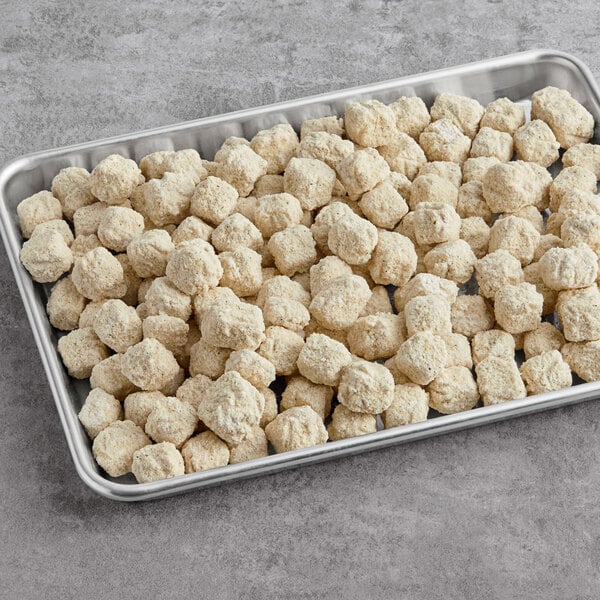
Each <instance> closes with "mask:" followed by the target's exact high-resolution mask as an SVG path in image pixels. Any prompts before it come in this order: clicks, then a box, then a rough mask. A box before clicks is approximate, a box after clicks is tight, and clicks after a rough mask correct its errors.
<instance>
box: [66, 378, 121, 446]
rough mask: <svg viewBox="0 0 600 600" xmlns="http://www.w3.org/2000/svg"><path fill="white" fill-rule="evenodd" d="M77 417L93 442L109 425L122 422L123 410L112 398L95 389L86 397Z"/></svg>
mask: <svg viewBox="0 0 600 600" xmlns="http://www.w3.org/2000/svg"><path fill="white" fill-rule="evenodd" d="M77 416H78V417H79V420H80V421H81V424H82V425H83V427H84V429H85V432H86V433H87V434H88V436H89V437H90V439H92V440H93V439H95V438H96V437H97V435H98V434H99V433H100V432H101V431H102V430H103V429H105V428H106V427H108V426H109V425H110V424H111V423H114V422H115V421H120V420H122V419H123V410H122V409H121V403H120V402H119V401H118V400H117V399H116V398H115V397H114V396H111V395H110V394H107V393H106V392H105V391H104V390H101V389H99V388H96V389H94V390H92V391H91V392H90V393H89V394H88V395H87V397H86V399H85V402H84V403H83V406H82V407H81V410H80V411H79V414H78V415H77Z"/></svg>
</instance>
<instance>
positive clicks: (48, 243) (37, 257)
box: [19, 231, 116, 295]
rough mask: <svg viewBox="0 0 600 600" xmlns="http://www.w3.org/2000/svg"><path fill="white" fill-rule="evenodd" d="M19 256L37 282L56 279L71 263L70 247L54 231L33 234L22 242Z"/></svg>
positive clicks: (67, 269)
mask: <svg viewBox="0 0 600 600" xmlns="http://www.w3.org/2000/svg"><path fill="white" fill-rule="evenodd" d="M104 251H105V252H108V251H107V250H104ZM19 258H20V259H21V263H23V266H24V267H25V268H26V269H27V271H28V272H29V274H30V275H31V278H32V279H33V280H34V281H37V282H39V283H50V282H52V281H56V280H57V279H58V278H59V277H60V276H61V275H63V274H64V273H67V272H68V271H69V270H70V269H71V265H72V264H73V253H72V252H71V249H70V248H69V246H68V245H67V244H66V243H65V240H64V238H63V236H62V235H60V234H59V233H56V231H48V232H42V233H38V234H35V235H33V236H32V237H31V238H30V239H29V240H27V241H26V242H25V243H24V244H23V247H22V248H21V252H20V254H19ZM115 261H116V259H115ZM78 262H79V261H78ZM78 291H80V292H81V290H78ZM84 295H85V294H84Z"/></svg>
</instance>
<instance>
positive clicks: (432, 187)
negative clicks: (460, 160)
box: [408, 163, 458, 210]
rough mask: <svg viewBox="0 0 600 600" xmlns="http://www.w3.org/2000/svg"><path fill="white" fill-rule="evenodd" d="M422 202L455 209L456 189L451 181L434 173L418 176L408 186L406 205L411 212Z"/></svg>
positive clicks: (456, 200)
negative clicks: (447, 205)
mask: <svg viewBox="0 0 600 600" xmlns="http://www.w3.org/2000/svg"><path fill="white" fill-rule="evenodd" d="M452 164H454V163H452ZM423 202H435V203H441V204H449V205H450V206H451V207H452V208H456V204H457V202H458V189H457V187H456V186H455V185H454V184H453V183H452V182H451V181H449V180H448V179H444V178H443V177H440V176H439V175H436V174H434V173H431V174H428V175H427V174H425V175H421V174H419V176H418V177H415V180H414V181H413V183H412V185H411V186H410V197H409V200H408V204H409V206H410V209H411V210H416V208H417V206H418V205H419V204H421V203H423Z"/></svg>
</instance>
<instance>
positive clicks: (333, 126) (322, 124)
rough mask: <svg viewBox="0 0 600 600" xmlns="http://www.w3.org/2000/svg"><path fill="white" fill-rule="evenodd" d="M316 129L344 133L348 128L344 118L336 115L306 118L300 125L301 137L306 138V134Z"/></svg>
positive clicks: (338, 133) (336, 133) (337, 133)
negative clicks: (345, 126)
mask: <svg viewBox="0 0 600 600" xmlns="http://www.w3.org/2000/svg"><path fill="white" fill-rule="evenodd" d="M316 131H325V132H327V133H333V134H335V135H344V134H345V133H346V130H345V129H344V119H341V118H339V117H337V116H336V115H332V116H329V117H319V118H315V119H306V121H304V122H303V123H302V126H301V127H300V139H304V137H305V136H307V135H309V134H311V133H314V132H316Z"/></svg>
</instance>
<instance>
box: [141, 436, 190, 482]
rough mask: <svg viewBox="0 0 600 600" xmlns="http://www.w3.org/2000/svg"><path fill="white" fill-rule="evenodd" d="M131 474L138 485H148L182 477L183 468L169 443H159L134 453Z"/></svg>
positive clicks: (180, 458) (181, 462)
mask: <svg viewBox="0 0 600 600" xmlns="http://www.w3.org/2000/svg"><path fill="white" fill-rule="evenodd" d="M131 472H132V473H133V474H134V476H135V478H136V480H137V482H138V483H150V482H152V481H160V480H161V479H170V478H171V477H177V476H179V475H183V474H184V473H185V466H184V461H183V457H182V456H181V454H180V452H179V450H177V448H176V447H175V446H174V445H173V444H171V443H170V442H161V443H160V444H152V445H150V446H145V447H144V448H141V449H140V450H138V451H137V452H135V454H134V455H133V460H132V463H131Z"/></svg>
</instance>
